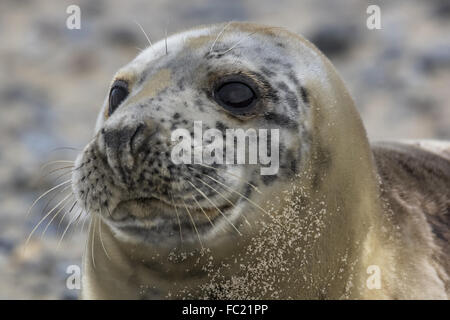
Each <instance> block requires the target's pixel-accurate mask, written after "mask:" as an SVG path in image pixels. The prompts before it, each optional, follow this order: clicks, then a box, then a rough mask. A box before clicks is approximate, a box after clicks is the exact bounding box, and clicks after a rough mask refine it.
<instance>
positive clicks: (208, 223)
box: [104, 197, 233, 243]
mask: <svg viewBox="0 0 450 320" xmlns="http://www.w3.org/2000/svg"><path fill="white" fill-rule="evenodd" d="M232 207H233V206H232V205H231V204H225V205H222V206H218V207H216V208H204V207H199V206H197V207H193V206H192V205H188V204H184V203H183V204H176V203H173V204H170V203H167V202H166V201H164V200H161V199H158V198H155V197H148V198H137V199H131V200H126V201H121V202H119V204H118V205H117V206H116V208H115V209H114V210H113V211H112V212H111V215H108V216H104V219H105V220H106V222H107V223H108V224H109V225H110V226H111V227H112V228H113V229H114V230H116V231H118V232H119V233H122V234H124V235H126V236H128V237H131V238H134V239H136V240H139V241H143V242H152V243H154V242H160V241H164V242H167V241H169V240H171V239H172V240H175V241H176V242H178V241H180V242H183V241H186V240H188V241H189V240H193V241H196V239H197V238H198V237H200V236H204V235H206V234H208V233H209V232H211V231H212V230H214V229H215V228H216V227H217V225H218V224H219V223H220V221H221V220H222V219H227V218H226V217H227V216H228V215H229V213H230V211H231V210H232ZM197 241H198V240H197Z"/></svg>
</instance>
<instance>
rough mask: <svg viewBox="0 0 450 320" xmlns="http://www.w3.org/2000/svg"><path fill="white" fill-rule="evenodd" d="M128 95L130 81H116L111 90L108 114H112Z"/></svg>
mask: <svg viewBox="0 0 450 320" xmlns="http://www.w3.org/2000/svg"><path fill="white" fill-rule="evenodd" d="M127 96H128V83H126V82H125V81H123V80H116V81H114V83H113V85H112V87H111V91H110V92H109V108H108V115H109V116H110V115H112V113H113V112H114V111H116V109H117V108H118V107H119V106H120V104H121V103H122V102H123V100H125V98H126V97H127Z"/></svg>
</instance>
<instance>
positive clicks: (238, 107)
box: [213, 75, 259, 114]
mask: <svg viewBox="0 0 450 320" xmlns="http://www.w3.org/2000/svg"><path fill="white" fill-rule="evenodd" d="M213 97H214V100H215V101H216V102H217V103H218V104H219V105H221V106H222V107H223V108H224V109H225V110H227V111H230V112H232V113H234V114H246V113H248V112H249V111H251V110H252V109H253V108H254V106H255V105H256V102H257V100H258V97H259V94H258V90H257V88H256V85H255V84H254V83H253V82H252V81H251V80H250V79H247V78H246V77H243V76H240V75H239V76H238V75H236V76H228V77H225V78H224V79H221V81H219V83H217V84H216V86H215V87H214V90H213Z"/></svg>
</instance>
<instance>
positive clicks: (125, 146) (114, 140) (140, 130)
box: [99, 123, 153, 184]
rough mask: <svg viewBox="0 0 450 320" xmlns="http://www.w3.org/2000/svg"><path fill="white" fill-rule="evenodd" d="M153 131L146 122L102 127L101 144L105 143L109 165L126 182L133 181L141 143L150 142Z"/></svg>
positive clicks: (104, 149) (104, 148) (105, 152)
mask: <svg viewBox="0 0 450 320" xmlns="http://www.w3.org/2000/svg"><path fill="white" fill-rule="evenodd" d="M152 131H153V130H150V129H149V127H148V125H147V124H144V123H137V124H136V125H130V124H128V125H126V126H123V127H119V128H117V127H116V126H113V127H108V126H107V127H105V128H103V129H101V131H100V135H99V144H100V145H103V148H102V149H103V151H104V154H105V156H106V158H107V161H108V164H109V166H110V167H111V168H112V169H113V171H114V172H116V173H117V174H118V176H119V177H120V178H121V180H122V181H123V182H124V183H126V184H129V183H130V182H131V179H132V174H133V171H134V170H133V169H134V167H135V161H136V157H137V153H138V152H139V149H140V147H141V145H143V144H144V143H149V141H148V138H149V137H150V136H151V135H152ZM148 147H150V146H148Z"/></svg>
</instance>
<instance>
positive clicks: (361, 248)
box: [72, 23, 450, 299]
mask: <svg viewBox="0 0 450 320" xmlns="http://www.w3.org/2000/svg"><path fill="white" fill-rule="evenodd" d="M196 121H201V123H202V124H201V125H202V126H203V127H204V129H216V130H217V131H215V132H216V133H218V134H219V136H217V135H216V138H217V137H221V136H222V135H223V136H225V135H226V133H227V129H236V128H238V129H243V130H244V131H245V130H251V129H258V130H260V129H263V130H269V131H270V130H273V129H276V130H278V131H277V132H279V136H273V135H271V136H270V139H269V141H267V143H268V145H270V146H272V147H273V146H274V144H272V142H273V141H274V139H275V137H277V138H278V140H279V141H278V140H277V142H279V143H278V144H275V145H276V146H277V147H278V148H277V149H276V150H274V149H273V148H272V149H271V153H270V155H271V156H273V155H274V152H275V153H276V154H277V155H278V166H279V169H278V170H276V172H273V173H272V174H270V175H262V174H261V172H262V170H261V169H262V167H264V164H261V163H259V164H255V163H252V164H247V165H246V164H236V163H225V164H224V163H220V164H217V163H214V164H212V165H205V164H203V163H201V162H195V161H194V163H192V164H189V163H188V164H186V163H178V164H175V163H174V161H173V150H174V141H173V139H171V133H173V131H174V130H176V129H179V128H183V129H186V130H188V134H187V135H188V136H189V135H192V136H194V131H195V130H194V127H195V125H194V123H195V122H196ZM246 132H249V131H246ZM258 139H259V140H258V142H260V138H258ZM211 140H214V139H211ZM255 141H256V140H255ZM427 149H430V148H429V147H427V148H426V147H423V146H420V145H419V146H416V145H411V144H404V145H403V144H380V145H377V146H375V147H374V148H373V151H372V150H371V148H370V146H369V143H368V141H367V138H366V134H365V131H364V128H363V125H362V123H361V120H360V118H359V115H358V113H357V111H356V109H355V107H354V104H353V101H352V99H351V97H350V95H349V94H348V91H347V90H346V88H345V86H344V84H343V82H342V80H341V79H340V77H339V76H338V75H337V73H336V71H335V69H334V68H333V66H332V65H331V63H330V62H329V61H328V60H327V59H326V58H325V57H324V56H323V54H322V53H320V52H319V51H318V50H317V49H316V48H315V47H314V46H313V45H312V44H310V43H309V42H308V41H306V40H304V39H303V38H301V37H299V36H297V35H294V34H291V33H289V32H287V31H284V30H283V29H280V28H272V27H265V26H259V25H254V24H248V23H229V24H226V25H213V26H207V27H200V28H197V29H194V30H189V31H186V32H183V33H180V34H177V35H174V36H171V37H169V38H168V39H167V40H166V41H161V42H159V43H157V44H155V45H153V46H151V47H150V48H148V49H146V50H145V51H143V52H142V53H141V54H140V55H139V56H138V57H137V58H136V59H135V60H133V61H132V62H131V63H130V64H129V65H127V66H125V67H124V68H122V69H121V70H120V71H119V72H118V73H117V74H116V76H115V78H114V80H113V83H112V85H111V91H110V94H109V98H108V99H106V101H105V104H104V106H103V109H102V111H101V112H100V115H99V117H98V121H97V126H96V134H95V137H94V139H93V141H92V142H91V143H89V144H88V145H87V146H86V148H85V150H84V151H83V153H82V154H80V155H79V157H78V158H77V161H76V169H75V170H74V174H73V179H72V180H73V190H74V192H75V194H76V196H77V198H78V201H79V202H80V203H81V204H82V205H83V206H84V208H85V209H86V211H88V212H89V213H90V214H91V217H92V218H91V226H90V233H89V240H88V243H87V246H86V252H85V256H84V274H83V293H82V297H83V298H86V299H95V298H100V299H108V298H129V299H144V298H234V299H239V298H292V299H296V298H309V299H321V298H349V299H351V298H388V299H389V298H447V295H448V292H449V288H448V285H449V280H448V273H449V272H450V270H449V265H448V261H449V259H448V258H449V252H448V242H449V232H448V225H449V218H448V216H449V207H450V191H449V190H450V186H449V182H450V170H449V168H450V160H449V158H448V152H450V151H449V150H450V148H449V147H448V145H444V144H443V145H441V146H440V148H438V149H439V150H438V151H435V149H433V150H434V151H427ZM436 150H437V149H436ZM216 151H217V150H216ZM226 152H227V153H228V152H229V150H228V149H227V150H226ZM215 155H217V154H216V153H215ZM247 155H248V150H247ZM233 158H234V156H233V157H231V159H233ZM435 186H438V187H437V188H436V187H435Z"/></svg>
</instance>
